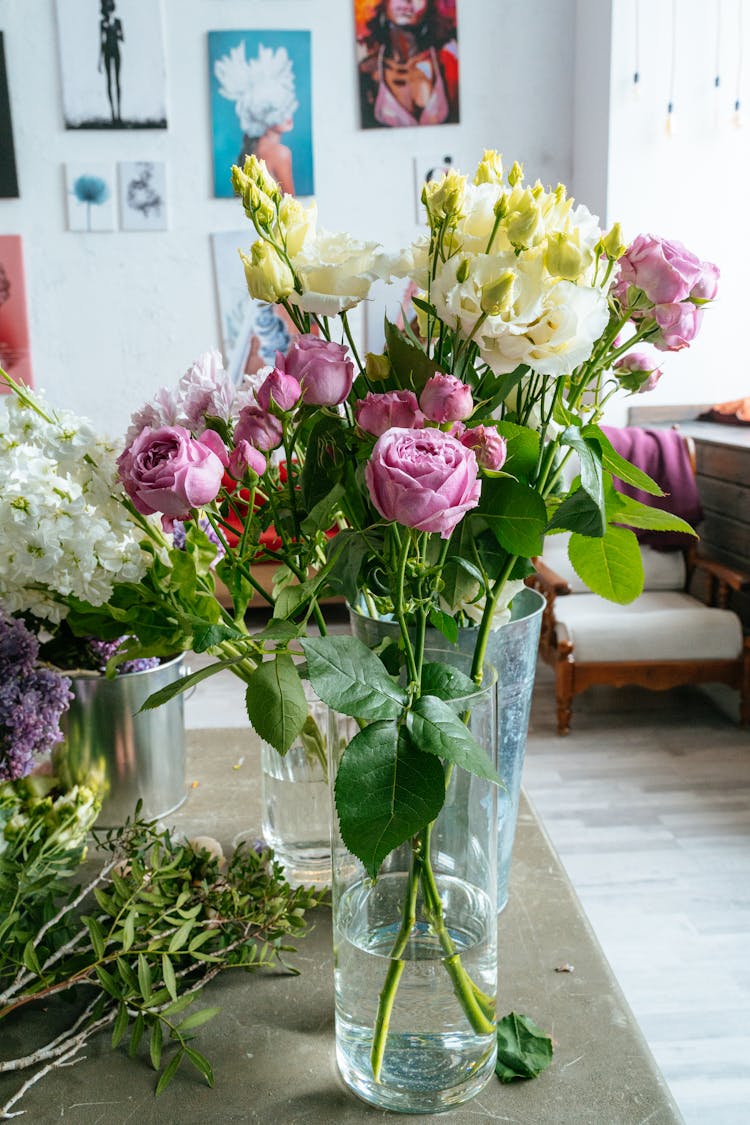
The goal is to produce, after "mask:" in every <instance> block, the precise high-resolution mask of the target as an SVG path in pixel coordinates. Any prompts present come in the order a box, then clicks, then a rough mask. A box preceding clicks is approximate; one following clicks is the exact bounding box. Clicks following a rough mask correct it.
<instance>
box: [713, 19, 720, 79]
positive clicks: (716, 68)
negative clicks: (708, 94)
mask: <svg viewBox="0 0 750 1125" xmlns="http://www.w3.org/2000/svg"><path fill="white" fill-rule="evenodd" d="M720 86H721V0H717V5H716V64H715V66H714V89H715V90H718V89H719V87H720Z"/></svg>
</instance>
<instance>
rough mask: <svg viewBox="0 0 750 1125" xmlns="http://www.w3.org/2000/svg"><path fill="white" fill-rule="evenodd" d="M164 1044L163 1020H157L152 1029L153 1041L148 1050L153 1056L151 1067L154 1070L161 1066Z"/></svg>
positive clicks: (150, 1042)
mask: <svg viewBox="0 0 750 1125" xmlns="http://www.w3.org/2000/svg"><path fill="white" fill-rule="evenodd" d="M163 1043H164V1033H163V1031H162V1029H161V1020H160V1019H157V1021H156V1023H155V1024H154V1025H153V1027H152V1028H151V1039H150V1041H149V1045H148V1049H149V1054H150V1055H151V1065H152V1066H153V1068H154V1070H158V1069H159V1068H160V1066H161V1049H162V1045H163Z"/></svg>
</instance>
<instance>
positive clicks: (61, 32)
mask: <svg viewBox="0 0 750 1125" xmlns="http://www.w3.org/2000/svg"><path fill="white" fill-rule="evenodd" d="M57 32H58V41H59V46H60V67H61V71H62V96H63V115H64V118H65V128H66V129H166V127H167V108H166V87H167V81H166V70H165V67H164V42H163V36H162V19H161V3H160V0H57Z"/></svg>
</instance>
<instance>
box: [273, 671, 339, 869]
mask: <svg viewBox="0 0 750 1125" xmlns="http://www.w3.org/2000/svg"><path fill="white" fill-rule="evenodd" d="M305 694H306V696H307V702H308V708H309V716H308V720H307V723H306V724H305V728H304V729H303V731H302V734H301V735H300V736H299V737H298V738H297V740H296V741H295V742H294V743H293V744H292V746H291V747H290V748H289V749H288V750H287V752H286V753H285V754H279V753H278V751H276V750H274V749H273V747H271V746H269V745H268V743H266V742H263V743H262V744H261V802H262V809H263V811H262V822H261V835H262V836H263V839H264V841H265V842H266V843H267V844H268V845H270V847H272V848H273V850H274V853H275V856H276V859H277V860H278V861H279V863H281V864H282V865H283V867H284V874H285V876H286V878H287V880H288V882H289V883H290V884H291V885H292V886H301V885H304V886H309V885H315V886H317V887H324V886H330V885H331V794H330V789H329V785H328V763H327V742H326V739H327V737H328V708H327V707H326V705H325V704H324V703H321V701H320V700H319V699H318V698H317V696H315V695H314V693H313V692H312V691H311V690H310V688H309V684H307V683H306V684H305Z"/></svg>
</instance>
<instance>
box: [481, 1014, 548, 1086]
mask: <svg viewBox="0 0 750 1125" xmlns="http://www.w3.org/2000/svg"><path fill="white" fill-rule="evenodd" d="M552 1054H553V1049H552V1040H551V1039H550V1037H549V1036H548V1035H547V1034H546V1032H544V1031H542V1029H541V1028H539V1027H537V1025H536V1024H535V1023H534V1022H533V1020H531V1019H529V1017H528V1016H521V1015H519V1014H518V1013H517V1012H511V1013H510V1015H507V1016H504V1017H503V1019H501V1020H498V1023H497V1065H496V1067H495V1074H496V1075H497V1076H498V1078H499V1079H500V1081H501V1082H513V1081H514V1080H515V1079H516V1078H536V1076H537V1075H538V1074H541V1073H542V1071H543V1070H546V1069H547V1067H548V1066H549V1064H550V1063H551V1062H552Z"/></svg>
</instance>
